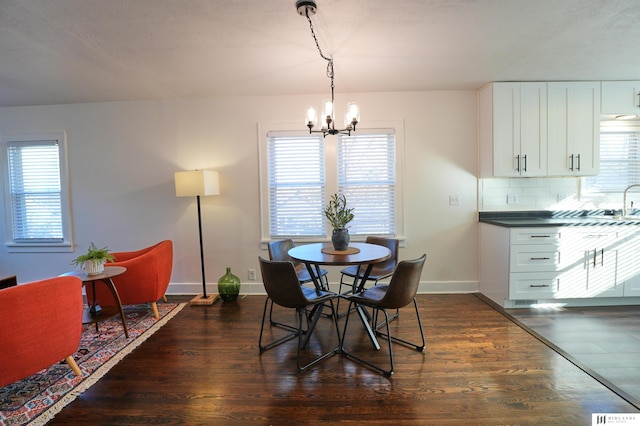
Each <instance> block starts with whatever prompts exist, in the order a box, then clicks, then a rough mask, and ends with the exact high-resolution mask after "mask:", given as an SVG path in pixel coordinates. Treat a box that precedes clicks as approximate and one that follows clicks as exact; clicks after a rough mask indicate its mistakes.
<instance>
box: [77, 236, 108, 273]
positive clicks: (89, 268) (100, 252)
mask: <svg viewBox="0 0 640 426" xmlns="http://www.w3.org/2000/svg"><path fill="white" fill-rule="evenodd" d="M114 260H115V258H114V257H113V255H112V254H111V253H110V252H109V249H108V248H107V247H103V248H98V247H96V245H95V244H94V243H91V245H90V246H89V250H87V252H86V253H85V254H82V255H80V256H78V257H76V258H75V259H73V261H71V264H72V265H74V266H80V267H82V269H84V270H85V271H86V272H87V274H89V275H97V274H101V273H102V272H104V264H105V263H106V262H107V261H110V262H113V261H114Z"/></svg>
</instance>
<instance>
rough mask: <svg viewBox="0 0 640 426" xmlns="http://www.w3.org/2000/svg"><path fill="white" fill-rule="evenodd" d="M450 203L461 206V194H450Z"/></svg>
mask: <svg viewBox="0 0 640 426" xmlns="http://www.w3.org/2000/svg"><path fill="white" fill-rule="evenodd" d="M449 205H450V206H459V205H460V196H459V195H449Z"/></svg>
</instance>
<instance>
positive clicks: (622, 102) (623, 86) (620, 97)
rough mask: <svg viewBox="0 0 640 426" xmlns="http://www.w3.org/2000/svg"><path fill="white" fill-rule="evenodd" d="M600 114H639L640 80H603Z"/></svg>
mask: <svg viewBox="0 0 640 426" xmlns="http://www.w3.org/2000/svg"><path fill="white" fill-rule="evenodd" d="M601 88H602V102H601V114H610V115H617V114H640V81H603V82H602V85H601Z"/></svg>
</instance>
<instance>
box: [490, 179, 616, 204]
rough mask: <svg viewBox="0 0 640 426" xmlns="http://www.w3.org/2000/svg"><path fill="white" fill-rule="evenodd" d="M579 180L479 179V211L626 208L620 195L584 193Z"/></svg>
mask: <svg viewBox="0 0 640 426" xmlns="http://www.w3.org/2000/svg"><path fill="white" fill-rule="evenodd" d="M581 179H582V178H579V177H553V178H551V177H540V178H485V179H478V211H510V210H513V211H515V210H581V209H584V210H590V209H605V208H606V209H620V208H622V193H620V194H598V195H592V194H581V183H582V182H581Z"/></svg>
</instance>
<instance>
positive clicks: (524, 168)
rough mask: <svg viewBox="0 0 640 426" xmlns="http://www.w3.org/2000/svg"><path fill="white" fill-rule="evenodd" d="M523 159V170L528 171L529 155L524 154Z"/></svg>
mask: <svg viewBox="0 0 640 426" xmlns="http://www.w3.org/2000/svg"><path fill="white" fill-rule="evenodd" d="M522 159H523V160H524V167H523V169H522V171H523V172H526V171H527V156H526V155H524V156H523V157H522Z"/></svg>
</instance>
